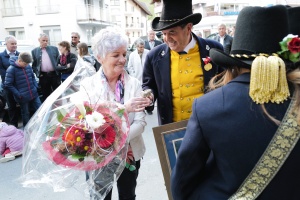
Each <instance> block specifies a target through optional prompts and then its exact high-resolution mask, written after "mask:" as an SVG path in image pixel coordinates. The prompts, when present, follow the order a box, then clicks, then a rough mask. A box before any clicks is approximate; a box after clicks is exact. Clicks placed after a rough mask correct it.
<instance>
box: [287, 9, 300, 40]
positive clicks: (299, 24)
mask: <svg viewBox="0 0 300 200" xmlns="http://www.w3.org/2000/svg"><path fill="white" fill-rule="evenodd" d="M288 17H289V33H291V34H293V35H298V36H300V7H290V8H288Z"/></svg>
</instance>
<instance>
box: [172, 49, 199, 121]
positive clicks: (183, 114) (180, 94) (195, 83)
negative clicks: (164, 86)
mask: <svg viewBox="0 0 300 200" xmlns="http://www.w3.org/2000/svg"><path fill="white" fill-rule="evenodd" d="M199 54H200V52H199V47H198V44H196V45H195V47H193V48H192V49H190V50H189V52H188V54H182V55H179V54H178V53H177V52H175V51H171V87H172V101H173V121H174V122H178V121H182V120H185V119H189V118H190V116H191V113H192V104H193V100H194V99H195V98H197V97H200V96H202V95H203V94H204V78H203V71H202V67H201V62H200V55H199Z"/></svg>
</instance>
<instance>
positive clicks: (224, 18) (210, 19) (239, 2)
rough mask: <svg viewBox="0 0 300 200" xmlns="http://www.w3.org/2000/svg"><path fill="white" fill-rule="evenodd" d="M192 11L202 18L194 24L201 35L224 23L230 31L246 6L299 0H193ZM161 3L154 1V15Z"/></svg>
mask: <svg viewBox="0 0 300 200" xmlns="http://www.w3.org/2000/svg"><path fill="white" fill-rule="evenodd" d="M192 3H193V12H194V13H201V14H202V20H201V21H200V23H199V24H197V25H195V26H194V30H195V31H196V30H197V31H200V32H201V33H202V35H203V37H207V36H209V35H211V34H213V33H216V32H218V25H219V24H221V23H222V24H225V25H226V27H227V29H228V31H230V30H231V29H232V28H233V26H234V25H235V23H236V19H237V16H238V14H239V12H240V11H241V10H242V9H243V8H244V7H246V6H272V5H277V4H282V5H290V6H300V0H263V1H262V0H251V1H250V0H193V1H192ZM161 10H162V3H155V7H154V15H155V16H160V14H161Z"/></svg>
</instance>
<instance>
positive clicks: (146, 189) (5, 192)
mask: <svg viewBox="0 0 300 200" xmlns="http://www.w3.org/2000/svg"><path fill="white" fill-rule="evenodd" d="M146 121H147V127H146V129H145V132H144V135H143V136H144V140H145V143H146V149H147V150H146V154H145V156H144V159H143V160H142V162H141V168H140V174H139V177H138V185H137V189H136V194H137V197H136V199H137V200H167V199H168V197H167V192H166V189H165V185H164V179H163V174H162V170H161V167H160V162H159V158H158V154H157V149H156V145H155V141H154V136H153V132H152V127H154V126H157V113H156V110H154V112H153V114H152V115H147V116H146ZM21 167H22V157H19V158H17V159H16V160H14V161H10V162H7V163H0V199H1V200H29V199H30V200H50V199H51V200H53V199H55V200H61V199H65V200H69V199H70V200H84V199H89V198H88V197H87V194H86V193H85V192H84V188H82V187H80V184H78V186H76V187H73V188H70V189H68V190H67V191H64V192H55V193H54V192H53V190H52V188H50V187H41V188H23V187H22V185H21V184H20V183H18V181H17V179H18V177H19V176H20V174H21ZM84 179H85V175H84V173H83V174H82V177H79V180H78V182H79V183H80V181H82V182H84ZM112 199H113V200H117V199H118V198H117V193H116V188H115V189H114V190H113V198H112Z"/></svg>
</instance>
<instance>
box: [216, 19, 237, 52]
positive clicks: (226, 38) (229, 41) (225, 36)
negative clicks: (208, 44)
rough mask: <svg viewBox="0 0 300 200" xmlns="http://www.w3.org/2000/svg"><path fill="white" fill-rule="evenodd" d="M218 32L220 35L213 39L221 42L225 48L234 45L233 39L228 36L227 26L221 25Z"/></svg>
mask: <svg viewBox="0 0 300 200" xmlns="http://www.w3.org/2000/svg"><path fill="white" fill-rule="evenodd" d="M218 32H219V33H218V35H216V36H215V37H214V38H213V40H215V41H218V42H220V43H221V44H222V45H223V47H225V46H227V45H231V44H232V40H233V38H232V37H231V36H230V35H228V34H226V25H225V24H219V26H218Z"/></svg>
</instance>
